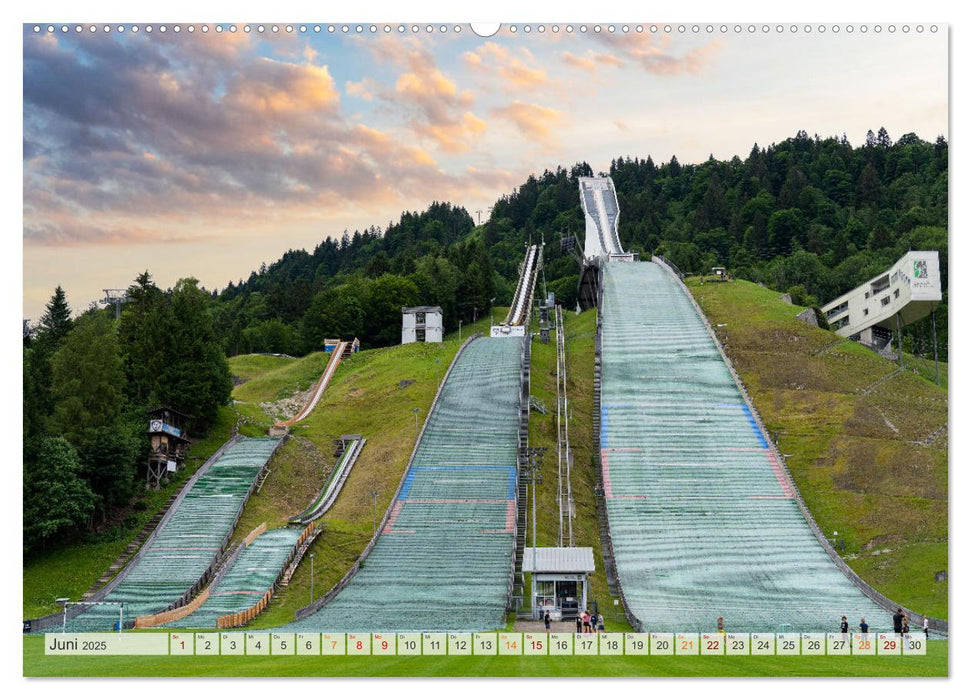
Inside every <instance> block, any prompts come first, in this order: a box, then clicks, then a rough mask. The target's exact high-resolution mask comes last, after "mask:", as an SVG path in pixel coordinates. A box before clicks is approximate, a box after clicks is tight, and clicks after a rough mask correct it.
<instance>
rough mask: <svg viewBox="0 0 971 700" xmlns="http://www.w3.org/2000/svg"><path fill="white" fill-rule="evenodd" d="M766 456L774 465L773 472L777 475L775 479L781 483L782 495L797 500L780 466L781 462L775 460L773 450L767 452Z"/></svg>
mask: <svg viewBox="0 0 971 700" xmlns="http://www.w3.org/2000/svg"><path fill="white" fill-rule="evenodd" d="M765 453H766V456H768V458H769V464H771V465H772V471H773V472H774V473H775V478H776V480H778V482H779V486H780V487H782V493H784V494H785V498H795V497H796V493H795V491H793V490H792V484H790V483H789V480H788V479H787V478H786V475H785V474H784V473H783V471H782V467H781V466H780V465H779V460H777V459H776V458H775V453H774V452H773V451H772V450H765Z"/></svg>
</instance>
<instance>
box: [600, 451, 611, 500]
mask: <svg viewBox="0 0 971 700" xmlns="http://www.w3.org/2000/svg"><path fill="white" fill-rule="evenodd" d="M607 452H608V450H600V471H601V473H602V474H603V481H604V484H603V486H604V498H613V496H614V489H613V487H612V486H611V485H610V464H609V460H608V459H607Z"/></svg>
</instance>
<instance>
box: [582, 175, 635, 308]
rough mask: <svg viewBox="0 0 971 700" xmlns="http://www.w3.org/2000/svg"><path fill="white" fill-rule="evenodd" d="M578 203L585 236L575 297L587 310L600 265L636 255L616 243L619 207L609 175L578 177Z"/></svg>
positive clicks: (593, 301)
mask: <svg viewBox="0 0 971 700" xmlns="http://www.w3.org/2000/svg"><path fill="white" fill-rule="evenodd" d="M580 203H581V205H582V206H583V215H584V219H585V220H586V237H585V239H584V243H583V270H582V272H581V273H580V291H579V294H578V299H579V301H580V308H582V309H589V308H591V307H593V306H596V305H597V295H598V293H599V291H598V290H599V289H600V276H601V268H602V267H603V264H604V263H605V262H607V261H608V260H620V261H624V262H632V261H634V260H637V254H636V253H628V252H626V251H625V250H624V248H623V247H622V246H621V245H620V236H619V235H618V233H617V223H618V220H619V219H620V206H619V205H618V204H617V192H616V191H615V190H614V181H613V180H611V179H610V178H609V177H581V178H580Z"/></svg>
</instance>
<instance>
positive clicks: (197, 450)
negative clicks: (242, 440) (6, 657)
mask: <svg viewBox="0 0 971 700" xmlns="http://www.w3.org/2000/svg"><path fill="white" fill-rule="evenodd" d="M234 420H235V417H234V415H233V412H232V410H230V409H229V408H228V407H226V408H223V409H220V411H219V414H218V417H217V420H216V424H215V426H214V427H213V428H212V430H211V431H210V432H209V435H208V436H207V437H206V438H204V439H202V440H199V441H196V442H194V443H193V444H192V445H191V447H190V448H189V458H188V460H187V461H186V468H185V469H183V470H181V471H180V472H178V473H177V474H175V475H174V477H173V478H172V480H171V481H170V482H169V484H167V485H166V486H164V487H163V488H161V489H160V490H158V491H155V490H145V491H143V492H142V493H141V494H140V495H139V496H138V499H139V500H142V501H144V502H145V504H146V508H145V509H144V510H141V511H134V510H133V511H132V515H133V516H135V524H134V525H133V526H132V527H131V528H124V529H118V530H115V531H112V532H110V533H105V534H102V535H100V536H98V539H97V541H88V542H78V543H72V544H65V545H62V546H58V547H50V548H47V549H45V550H43V551H41V552H39V553H37V554H35V555H32V556H31V557H29V558H25V559H24V565H23V616H24V619H27V618H35V617H40V616H43V615H48V614H50V613H53V612H57V611H59V610H60V609H61V608H60V606H58V605H57V604H55V603H54V600H55V599H56V598H62V597H63V598H70V599H71V600H78V599H80V597H81V596H82V595H83V594H84V592H85V591H87V590H88V589H89V588H90V587H91V585H92V584H94V582H95V581H97V580H98V578H99V577H100V576H101V575H102V574H103V573H104V572H105V571H106V570H107V568H108V567H109V566H110V565H111V564H112V563H113V562H114V561H115V560H116V559H117V558H118V557H119V556H120V555H121V553H122V552H123V551H124V550H125V547H127V546H128V543H129V542H131V541H132V539H133V538H134V537H135V536H136V535H137V534H138V533H139V532H140V531H141V529H142V528H143V527H144V526H145V524H146V523H147V522H148V521H149V520H151V519H152V516H153V515H154V514H155V513H156V512H157V511H158V510H159V509H160V508H161V507H162V506H163V505H164V504H165V502H166V501H168V499H169V497H171V495H172V493H174V492H175V490H176V489H178V488H179V487H180V486H181V485H182V484H183V483H185V482H186V481H187V480H188V479H189V478H190V477H191V476H192V475H193V474H194V473H195V471H196V470H197V469H198V468H199V467H200V466H202V464H203V463H204V462H205V460H206V459H208V458H209V456H210V455H212V453H213V452H215V451H216V450H217V449H219V447H220V446H221V445H222V444H223V443H224V442H225V441H226V440H227V439H228V438H229V434H230V432H231V431H232V427H233V422H234ZM91 539H93V538H91Z"/></svg>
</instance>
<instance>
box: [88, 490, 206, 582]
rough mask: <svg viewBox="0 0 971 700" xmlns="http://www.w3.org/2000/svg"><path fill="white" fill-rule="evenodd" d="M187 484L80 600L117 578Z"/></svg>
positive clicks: (158, 512) (161, 509)
mask: <svg viewBox="0 0 971 700" xmlns="http://www.w3.org/2000/svg"><path fill="white" fill-rule="evenodd" d="M187 483H189V482H188V481H186V482H185V483H183V484H182V485H181V486H180V487H179V488H178V489H177V490H176V491H175V492H174V493H173V494H172V495H171V496H169V500H167V501H166V502H165V505H163V506H162V507H161V508H159V509H158V511H157V512H156V513H155V515H153V516H152V519H151V520H149V521H148V522H147V523H145V526H144V527H143V528H142V529H141V531H140V532H139V533H138V534H137V535H136V536H135V539H133V540H132V541H131V542H129V543H128V546H127V547H125V549H124V551H123V552H122V553H121V554H119V555H118V558H117V559H115V561H114V562H112V564H111V565H110V566H109V567H108V568H107V569H106V570H105V572H104V573H103V574H101V576H100V577H99V578H98V580H97V581H95V582H94V585H92V586H91V588H89V589H88V590H87V591H85V592H84V594H83V595H82V596H81V600H88V599H89V598H90V597H91V596H93V595H94V594H95V593H97V592H98V591H100V590H101V589H102V588H104V587H105V586H106V585H108V583H110V582H111V579H113V578H114V577H115V576H117V575H118V572H119V571H121V570H122V569H124V568H125V565H126V564H127V563H128V562H129V561H130V560H131V558H132V557H133V556H135V553H136V552H137V551H138V550H139V549H141V547H142V545H143V544H145V540H147V539H148V538H149V536H150V535H151V534H152V533H153V532H154V531H155V528H157V527H158V524H159V522H161V520H162V518H164V517H165V514H166V513H167V512H168V511H169V508H171V507H172V504H173V503H175V499H177V498H178V497H179V494H180V493H182V489H184V488H185V485H186V484H187Z"/></svg>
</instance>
